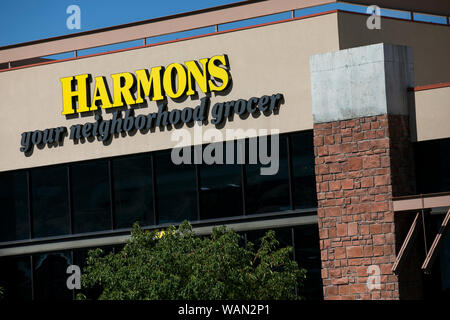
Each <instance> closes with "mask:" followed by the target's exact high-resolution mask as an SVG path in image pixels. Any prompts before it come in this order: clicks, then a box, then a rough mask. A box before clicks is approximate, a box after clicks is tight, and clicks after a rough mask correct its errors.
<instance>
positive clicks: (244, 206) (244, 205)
mask: <svg viewBox="0 0 450 320" xmlns="http://www.w3.org/2000/svg"><path fill="white" fill-rule="evenodd" d="M246 189H247V170H246V168H245V163H244V164H241V190H242V215H244V216H245V215H247V201H246Z"/></svg>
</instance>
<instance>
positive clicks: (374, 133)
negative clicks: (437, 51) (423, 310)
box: [310, 44, 414, 299]
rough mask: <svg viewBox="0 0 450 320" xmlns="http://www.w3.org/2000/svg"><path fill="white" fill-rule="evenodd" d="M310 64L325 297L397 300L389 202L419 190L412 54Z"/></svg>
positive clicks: (362, 55) (381, 47) (374, 49)
mask: <svg viewBox="0 0 450 320" xmlns="http://www.w3.org/2000/svg"><path fill="white" fill-rule="evenodd" d="M310 66H311V84H312V102H313V118H314V154H315V165H316V166H315V173H316V182H317V198H318V212H317V213H318V220H319V233H320V249H321V259H322V280H323V290H324V291H323V292H324V297H325V299H399V298H400V297H399V279H398V276H397V275H394V274H393V273H392V271H391V269H392V265H393V262H394V261H395V257H396V255H395V224H394V212H393V205H392V197H393V195H399V194H407V193H411V192H413V191H414V190H413V189H414V187H410V184H409V182H410V181H411V178H412V175H411V172H412V165H410V163H411V161H412V158H411V157H410V151H411V150H410V147H409V146H410V143H409V141H410V140H409V126H408V121H409V120H408V102H407V101H408V99H407V87H408V86H412V59H411V54H410V50H409V49H408V48H407V47H402V46H393V45H386V44H377V45H371V46H366V47H359V48H353V49H349V50H343V51H338V52H336V53H326V54H320V55H316V56H313V57H311V60H310ZM369 268H370V269H369ZM372 268H373V269H372ZM370 270H372V271H371V275H373V276H375V277H371V279H375V282H372V283H373V286H370V287H369V286H368V285H367V282H368V277H369V275H370V274H369V271H370ZM378 270H379V272H380V275H379V277H378V279H379V281H380V282H379V283H380V287H379V288H377V287H376V286H375V284H376V279H377V277H376V272H377V271H378Z"/></svg>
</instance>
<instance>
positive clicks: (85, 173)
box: [71, 160, 111, 233]
mask: <svg viewBox="0 0 450 320" xmlns="http://www.w3.org/2000/svg"><path fill="white" fill-rule="evenodd" d="M71 176H72V184H71V187H72V199H73V223H74V233H81V232H93V231H101V230H107V229H111V210H110V193H109V175H108V162H107V160H98V161H92V162H83V163H77V164H73V165H72V172H71Z"/></svg>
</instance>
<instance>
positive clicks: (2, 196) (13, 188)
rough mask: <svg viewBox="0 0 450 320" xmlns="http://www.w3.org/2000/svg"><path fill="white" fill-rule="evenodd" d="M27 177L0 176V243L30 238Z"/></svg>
mask: <svg viewBox="0 0 450 320" xmlns="http://www.w3.org/2000/svg"><path fill="white" fill-rule="evenodd" d="M27 197H28V191H27V175H26V172H25V171H18V172H5V173H1V174H0V208H1V209H0V241H11V240H20V239H28V238H29V223H28V206H27V201H28V199H27Z"/></svg>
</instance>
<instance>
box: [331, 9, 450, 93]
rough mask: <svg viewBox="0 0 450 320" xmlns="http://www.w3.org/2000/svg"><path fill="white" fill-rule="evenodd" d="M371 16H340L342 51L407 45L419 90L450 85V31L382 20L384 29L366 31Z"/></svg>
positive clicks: (449, 29) (447, 27)
mask: <svg viewBox="0 0 450 320" xmlns="http://www.w3.org/2000/svg"><path fill="white" fill-rule="evenodd" d="M367 17H368V16H367V15H361V14H354V13H346V12H339V13H338V21H339V46H340V49H348V48H353V47H359V46H365V45H369V44H374V43H380V42H385V43H390V44H399V45H406V46H410V47H411V48H412V52H413V57H414V77H415V86H422V85H428V84H434V83H440V82H450V59H449V57H450V27H449V26H445V25H438V24H430V23H421V22H411V21H406V20H398V19H390V18H381V29H380V30H377V29H374V30H369V29H368V28H367V27H366V21H367Z"/></svg>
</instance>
